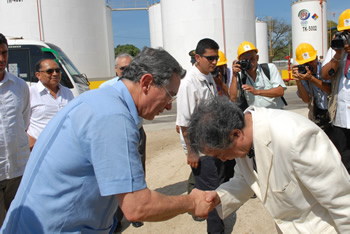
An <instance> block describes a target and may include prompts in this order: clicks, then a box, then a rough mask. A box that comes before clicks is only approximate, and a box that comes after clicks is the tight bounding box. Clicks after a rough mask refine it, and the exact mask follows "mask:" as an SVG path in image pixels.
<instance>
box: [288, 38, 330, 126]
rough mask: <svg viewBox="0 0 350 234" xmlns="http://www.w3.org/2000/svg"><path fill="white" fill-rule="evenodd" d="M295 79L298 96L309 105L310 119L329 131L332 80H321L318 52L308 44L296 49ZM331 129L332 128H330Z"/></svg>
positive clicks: (302, 44)
mask: <svg viewBox="0 0 350 234" xmlns="http://www.w3.org/2000/svg"><path fill="white" fill-rule="evenodd" d="M295 54H296V58H295V60H296V61H297V62H298V63H299V65H294V66H293V77H294V79H295V80H296V82H297V87H298V92H297V94H298V96H299V97H300V98H301V100H303V102H305V103H308V104H309V106H308V107H309V119H310V120H312V121H313V122H315V123H316V124H317V125H318V126H320V127H321V128H322V129H323V130H328V129H326V127H327V128H328V126H329V124H328V123H329V115H328V101H327V95H329V94H330V92H331V84H330V80H327V81H326V80H322V79H321V75H320V73H321V63H320V62H319V61H318V56H317V51H316V50H315V49H314V47H313V46H312V45H310V44H308V43H301V44H300V45H299V46H298V47H297V49H296V52H295ZM329 127H330V126H329Z"/></svg>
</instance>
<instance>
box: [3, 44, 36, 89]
mask: <svg viewBox="0 0 350 234" xmlns="http://www.w3.org/2000/svg"><path fill="white" fill-rule="evenodd" d="M29 60H30V59H29V49H9V59H8V65H7V70H8V71H9V73H11V74H13V75H15V76H18V77H20V78H22V79H23V80H25V81H27V82H31V77H32V76H31V73H30V64H29Z"/></svg>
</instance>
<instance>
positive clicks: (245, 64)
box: [237, 59, 252, 71]
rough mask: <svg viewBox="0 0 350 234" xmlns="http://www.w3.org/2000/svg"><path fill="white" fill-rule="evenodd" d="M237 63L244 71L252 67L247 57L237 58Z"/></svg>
mask: <svg viewBox="0 0 350 234" xmlns="http://www.w3.org/2000/svg"><path fill="white" fill-rule="evenodd" d="M237 64H239V65H241V70H242V71H246V70H249V69H250V68H252V64H251V63H250V61H249V60H248V59H243V60H239V61H238V62H237Z"/></svg>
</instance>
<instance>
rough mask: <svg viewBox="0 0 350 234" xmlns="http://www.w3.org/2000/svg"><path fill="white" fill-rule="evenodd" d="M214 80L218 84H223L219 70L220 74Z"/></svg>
mask: <svg viewBox="0 0 350 234" xmlns="http://www.w3.org/2000/svg"><path fill="white" fill-rule="evenodd" d="M214 81H215V84H216V85H217V86H222V83H223V81H222V75H221V72H219V73H218V75H217V76H216V77H214Z"/></svg>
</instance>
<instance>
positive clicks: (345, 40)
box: [322, 9, 350, 173]
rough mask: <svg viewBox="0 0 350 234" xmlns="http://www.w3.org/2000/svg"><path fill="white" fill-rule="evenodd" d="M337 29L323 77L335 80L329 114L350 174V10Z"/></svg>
mask: <svg viewBox="0 0 350 234" xmlns="http://www.w3.org/2000/svg"><path fill="white" fill-rule="evenodd" d="M337 29H338V32H337V33H336V34H335V36H334V38H333V40H332V41H331V48H330V49H329V50H328V53H327V56H326V59H325V60H324V62H323V64H322V66H323V67H322V78H323V79H330V80H331V81H332V93H331V97H330V99H329V103H328V111H329V116H330V119H331V123H332V125H333V128H332V132H331V133H330V134H329V138H330V139H331V140H332V142H333V143H334V145H335V146H336V147H337V149H338V151H339V153H340V154H341V156H342V161H343V163H344V165H345V167H346V169H347V170H348V172H349V173H350V9H346V10H345V11H343V13H341V15H340V16H339V20H338V27H337Z"/></svg>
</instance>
